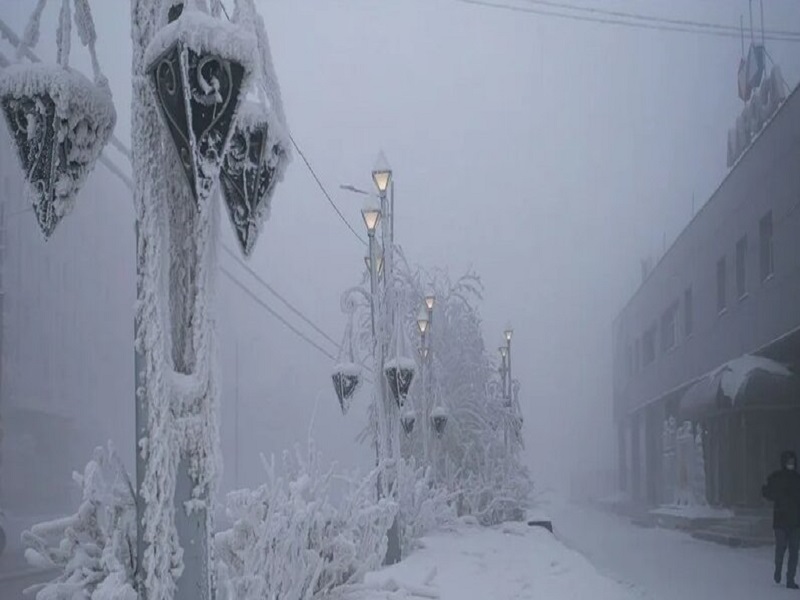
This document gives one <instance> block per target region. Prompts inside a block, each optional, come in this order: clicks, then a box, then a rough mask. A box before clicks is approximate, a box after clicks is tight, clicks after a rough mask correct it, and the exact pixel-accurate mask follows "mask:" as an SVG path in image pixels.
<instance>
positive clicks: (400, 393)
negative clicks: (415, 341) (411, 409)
mask: <svg viewBox="0 0 800 600" xmlns="http://www.w3.org/2000/svg"><path fill="white" fill-rule="evenodd" d="M415 371H416V364H414V361H413V360H412V359H409V358H405V357H402V356H401V357H396V358H393V359H392V360H389V361H386V365H385V366H384V368H383V373H384V375H386V380H387V381H388V382H389V389H390V390H391V392H392V396H393V397H394V401H395V402H397V406H398V407H402V406H403V404H404V403H405V401H406V397H407V396H408V390H409V388H410V387H411V382H412V381H413V379H414V372H415Z"/></svg>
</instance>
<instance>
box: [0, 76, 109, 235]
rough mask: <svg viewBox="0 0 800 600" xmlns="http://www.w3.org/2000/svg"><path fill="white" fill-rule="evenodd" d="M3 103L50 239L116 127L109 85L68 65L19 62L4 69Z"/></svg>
mask: <svg viewBox="0 0 800 600" xmlns="http://www.w3.org/2000/svg"><path fill="white" fill-rule="evenodd" d="M0 106H2V109H3V114H4V115H5V119H6V123H7V124H8V129H9V132H10V133H11V139H12V141H13V142H14V145H15V146H16V148H17V155H18V157H19V161H20V164H21V166H22V170H23V173H24V176H25V184H26V185H25V189H26V195H27V196H28V198H29V199H30V201H31V203H32V204H33V210H34V212H35V213H36V219H37V220H38V222H39V227H40V228H41V230H42V233H44V236H45V237H46V238H48V237H50V235H52V233H53V231H55V228H56V226H57V225H58V223H59V222H60V221H61V219H62V218H63V217H64V216H65V215H67V214H68V213H69V212H70V211H71V210H72V208H73V206H74V205H75V198H76V196H77V194H78V192H79V191H80V189H81V186H82V185H83V183H84V181H85V180H86V177H87V175H88V174H89V173H90V172H91V170H92V169H93V168H94V165H95V162H96V161H97V158H98V157H99V156H100V153H101V152H102V151H103V148H104V147H105V145H106V143H107V142H108V139H109V138H110V137H111V133H112V131H113V130H114V125H115V123H116V119H117V114H116V111H115V110H114V103H113V102H112V100H111V92H110V90H109V89H108V86H107V84H106V85H98V84H96V83H92V82H91V81H89V80H88V79H87V78H86V77H84V76H83V75H81V74H80V73H78V72H77V71H74V70H72V69H70V68H68V67H62V66H60V65H47V64H41V63H37V64H14V65H11V66H8V67H6V68H4V69H2V71H0Z"/></svg>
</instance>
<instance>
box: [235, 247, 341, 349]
mask: <svg viewBox="0 0 800 600" xmlns="http://www.w3.org/2000/svg"><path fill="white" fill-rule="evenodd" d="M222 249H223V250H224V251H225V252H226V253H227V254H228V255H229V256H230V257H231V258H232V259H233V260H234V261H235V262H236V264H238V265H239V266H240V267H241V268H242V269H244V270H245V271H247V273H249V274H250V276H251V277H252V278H253V279H255V280H256V281H257V282H258V283H260V284H261V286H262V287H264V289H266V290H267V291H269V292H270V293H271V294H272V295H273V296H275V297H276V298H277V299H278V300H280V302H281V303H282V304H283V305H284V306H285V307H286V308H288V309H289V310H290V311H292V312H293V313H294V314H295V315H297V316H298V317H299V318H300V319H302V320H303V321H304V322H305V323H306V324H307V325H308V326H310V327H311V328H312V329H314V331H316V332H317V333H318V334H320V335H321V336H322V337H324V338H325V339H326V340H328V341H329V342H330V343H331V344H333V345H334V346H336V348H339V345H340V344H339V342H337V341H336V340H334V339H333V338H332V337H331V336H330V335H328V334H327V333H325V331H323V330H322V329H321V328H320V327H319V326H317V325H316V323H314V322H313V321H312V320H311V319H309V318H308V317H306V316H305V315H304V314H303V313H302V312H300V311H299V310H298V309H297V308H295V307H294V305H292V303H291V302H289V301H288V300H287V299H286V298H284V297H283V296H282V295H281V294H280V293H279V292H278V290H276V289H275V288H274V287H272V286H271V285H270V284H269V283H267V282H266V281H264V279H263V278H262V277H261V276H260V275H259V274H258V273H256V272H255V271H254V270H253V268H252V267H251V266H250V265H248V264H247V263H246V262H244V261H243V260H242V259H241V258H239V256H238V255H237V254H236V252H234V251H233V250H231V248H230V247H229V246H228V245H227V244H222Z"/></svg>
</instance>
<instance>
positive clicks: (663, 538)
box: [549, 501, 796, 600]
mask: <svg viewBox="0 0 800 600" xmlns="http://www.w3.org/2000/svg"><path fill="white" fill-rule="evenodd" d="M549 511H550V514H551V515H552V517H553V521H554V525H555V530H556V535H557V537H558V538H559V540H561V541H562V542H563V543H564V544H566V545H567V546H569V547H570V548H573V549H574V550H576V551H578V552H580V553H581V554H583V555H584V556H585V557H586V558H587V559H588V560H589V561H590V562H591V563H592V564H593V565H594V566H595V567H596V568H597V569H598V571H600V572H601V573H603V574H604V575H606V576H608V577H611V578H613V579H616V580H618V581H621V582H624V583H625V584H626V585H629V586H631V587H632V588H633V589H634V590H635V591H636V592H637V597H642V598H648V599H652V600H686V599H690V598H697V599H701V598H702V599H703V600H752V599H754V598H785V597H790V596H794V595H796V592H793V591H791V590H787V589H786V588H784V587H782V586H781V587H778V586H776V585H775V584H774V583H773V582H772V556H771V554H772V548H755V549H736V548H728V547H727V546H720V545H717V544H712V543H709V542H704V541H700V540H695V539H693V538H692V537H691V536H689V535H688V534H687V533H683V532H680V531H670V530H666V529H658V528H653V529H649V528H642V527H638V526H636V525H633V524H632V523H630V522H629V520H627V519H625V518H623V517H620V516H617V515H613V514H608V513H604V512H601V511H599V510H596V509H593V508H586V507H580V506H576V505H574V504H570V503H563V502H555V501H554V502H552V503H551V505H550V508H549ZM565 597H568V596H565ZM600 597H601V598H602V596H600Z"/></svg>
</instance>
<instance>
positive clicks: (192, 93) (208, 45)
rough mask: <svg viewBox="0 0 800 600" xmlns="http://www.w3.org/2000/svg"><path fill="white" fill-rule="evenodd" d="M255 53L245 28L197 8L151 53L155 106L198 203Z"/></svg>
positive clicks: (156, 40)
mask: <svg viewBox="0 0 800 600" xmlns="http://www.w3.org/2000/svg"><path fill="white" fill-rule="evenodd" d="M255 52H256V43H255V38H254V37H253V36H252V35H251V34H250V33H249V32H248V31H246V30H245V29H244V28H242V27H239V26H238V25H233V24H230V23H226V22H223V21H221V20H220V19H215V18H213V17H210V16H208V15H205V14H203V13H201V12H200V11H198V10H196V9H193V8H186V9H185V10H184V11H183V13H182V14H181V15H180V16H179V17H178V18H177V19H176V20H175V21H174V22H172V23H169V24H168V25H166V26H165V27H164V28H162V29H161V30H160V31H159V32H158V33H156V35H155V36H154V37H153V40H152V41H151V42H150V45H149V46H148V47H147V51H146V53H145V64H147V65H148V69H147V73H148V76H149V77H150V80H151V82H152V84H153V90H154V93H155V98H156V104H158V107H159V111H160V113H161V116H162V118H163V120H164V123H165V124H166V126H167V128H168V129H169V132H170V136H171V138H172V141H173V143H174V146H175V150H176V152H177V153H178V158H179V159H180V163H181V167H182V170H183V172H184V175H186V180H187V182H188V184H189V187H190V189H191V191H192V194H193V195H194V198H195V200H196V201H197V202H198V203H200V202H202V201H204V200H206V199H207V198H208V197H209V196H210V195H211V193H212V192H213V191H214V186H215V184H216V180H217V176H218V175H219V171H220V168H221V167H222V161H223V159H224V158H225V153H226V152H227V149H228V144H229V141H230V138H231V136H232V134H233V130H234V125H235V123H236V121H235V119H236V113H237V110H238V108H239V103H240V99H241V97H242V92H243V90H246V89H247V85H248V80H249V78H250V75H251V73H253V71H254V62H253V57H254V56H255Z"/></svg>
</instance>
